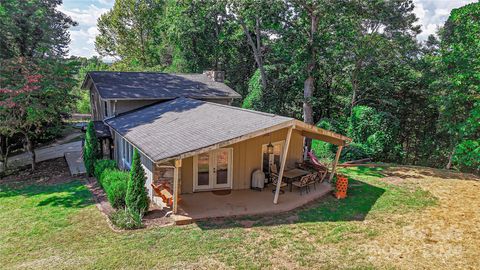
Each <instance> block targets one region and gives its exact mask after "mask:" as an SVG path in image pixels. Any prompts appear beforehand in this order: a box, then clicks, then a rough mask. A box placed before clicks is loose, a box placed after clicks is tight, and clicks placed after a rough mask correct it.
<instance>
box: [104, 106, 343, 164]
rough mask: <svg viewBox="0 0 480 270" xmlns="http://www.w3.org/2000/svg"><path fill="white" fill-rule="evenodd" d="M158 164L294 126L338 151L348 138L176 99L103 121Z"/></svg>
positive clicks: (253, 113) (290, 120)
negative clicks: (336, 146) (328, 143)
mask: <svg viewBox="0 0 480 270" xmlns="http://www.w3.org/2000/svg"><path fill="white" fill-rule="evenodd" d="M105 122H106V124H107V125H109V126H110V127H112V128H113V130H114V131H115V132H116V133H118V134H119V135H120V136H122V137H124V138H125V139H126V140H127V141H129V142H130V143H131V144H133V145H134V146H135V147H136V148H138V149H139V151H141V152H143V153H144V154H145V155H146V156H147V157H148V158H150V159H151V160H152V161H154V162H163V161H168V160H172V159H183V158H186V157H190V156H194V155H196V154H199V153H202V152H207V151H210V150H213V149H217V148H221V147H224V146H227V145H230V144H233V143H236V142H240V141H243V140H247V139H250V138H253V137H256V136H261V135H263V134H267V133H270V132H273V131H276V130H280V129H283V128H287V127H292V126H294V127H295V128H296V129H299V130H301V131H302V132H303V133H304V136H307V137H313V138H316V139H320V140H323V141H327V142H330V143H334V144H337V145H345V144H346V143H348V142H349V141H351V140H350V139H349V138H347V137H345V136H342V135H339V134H336V133H333V132H331V131H328V130H323V129H320V128H317V127H314V126H312V125H308V124H305V123H303V122H301V121H298V120H295V119H293V118H290V117H283V116H279V115H274V114H268V113H263V112H258V111H253V110H246V109H241V108H237V107H232V106H227V105H221V104H217V103H211V102H205V101H200V100H194V99H189V98H177V99H174V100H171V101H168V102H163V103H157V104H154V105H151V106H147V107H144V108H141V109H138V110H135V111H131V112H128V113H125V114H121V115H119V116H117V117H114V118H110V119H107V120H105Z"/></svg>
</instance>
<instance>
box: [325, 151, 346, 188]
mask: <svg viewBox="0 0 480 270" xmlns="http://www.w3.org/2000/svg"><path fill="white" fill-rule="evenodd" d="M342 149H343V146H341V145H339V146H338V150H337V154H336V155H335V161H334V162H333V164H332V172H331V173H330V177H329V178H328V181H329V182H332V179H333V175H334V174H336V173H337V164H338V159H339V158H340V153H341V152H342Z"/></svg>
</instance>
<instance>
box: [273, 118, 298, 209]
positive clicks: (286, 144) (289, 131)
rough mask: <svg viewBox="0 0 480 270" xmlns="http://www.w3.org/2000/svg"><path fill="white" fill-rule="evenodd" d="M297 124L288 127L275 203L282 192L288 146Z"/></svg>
mask: <svg viewBox="0 0 480 270" xmlns="http://www.w3.org/2000/svg"><path fill="white" fill-rule="evenodd" d="M294 128H295V126H291V127H290V128H289V129H288V133H287V139H286V140H285V147H284V148H283V155H282V162H281V164H280V172H279V174H278V183H277V188H276V190H275V197H274V198H273V203H274V204H277V203H278V195H279V194H280V186H281V185H282V178H283V171H285V163H286V162H287V154H288V147H289V146H290V139H291V138H292V131H293V129H294Z"/></svg>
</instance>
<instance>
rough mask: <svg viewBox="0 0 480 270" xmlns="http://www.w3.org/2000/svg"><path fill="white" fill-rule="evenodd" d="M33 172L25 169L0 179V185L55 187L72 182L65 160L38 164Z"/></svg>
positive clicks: (60, 159) (57, 159) (59, 159)
mask: <svg viewBox="0 0 480 270" xmlns="http://www.w3.org/2000/svg"><path fill="white" fill-rule="evenodd" d="M36 165H37V166H36V169H35V171H32V170H31V169H25V170H21V171H18V172H16V173H15V174H12V175H8V176H5V177H3V178H1V179H0V184H5V185H7V186H11V187H23V186H25V185H33V184H35V185H56V184H62V183H67V182H70V181H72V177H71V176H70V172H69V170H68V165H67V162H66V161H65V158H63V157H62V158H56V159H52V160H47V161H43V162H39V163H38V164H36Z"/></svg>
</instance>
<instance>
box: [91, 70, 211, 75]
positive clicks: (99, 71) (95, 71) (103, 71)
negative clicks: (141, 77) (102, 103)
mask: <svg viewBox="0 0 480 270" xmlns="http://www.w3.org/2000/svg"><path fill="white" fill-rule="evenodd" d="M87 73H150V74H168V75H204V76H206V75H205V74H203V73H175V72H174V73H170V72H162V71H111V70H93V71H88V72H87Z"/></svg>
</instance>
